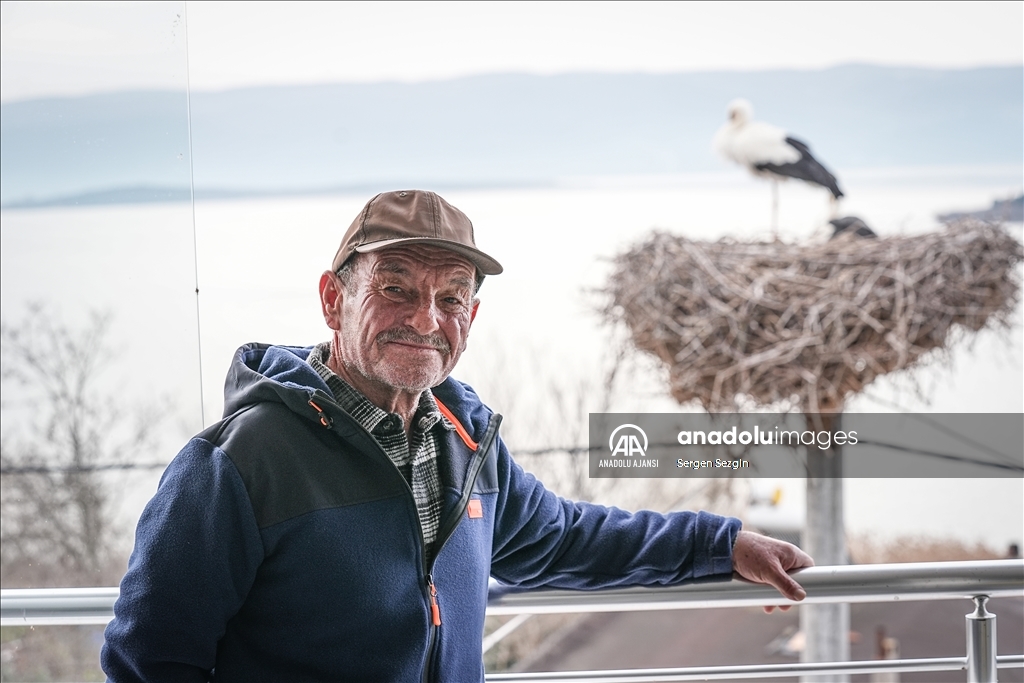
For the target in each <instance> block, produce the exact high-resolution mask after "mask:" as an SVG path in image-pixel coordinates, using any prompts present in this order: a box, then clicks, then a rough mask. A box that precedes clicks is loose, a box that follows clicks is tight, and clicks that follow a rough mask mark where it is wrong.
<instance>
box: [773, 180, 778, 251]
mask: <svg viewBox="0 0 1024 683" xmlns="http://www.w3.org/2000/svg"><path fill="white" fill-rule="evenodd" d="M772 239H773V240H777V239H779V181H778V180H776V179H775V178H772Z"/></svg>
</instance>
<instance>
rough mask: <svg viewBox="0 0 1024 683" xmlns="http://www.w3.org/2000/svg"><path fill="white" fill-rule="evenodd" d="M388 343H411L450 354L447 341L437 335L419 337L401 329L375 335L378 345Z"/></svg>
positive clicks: (450, 348)
mask: <svg viewBox="0 0 1024 683" xmlns="http://www.w3.org/2000/svg"><path fill="white" fill-rule="evenodd" d="M388 342H411V343H413V344H422V345H424V346H430V347H432V348H435V349H437V350H438V351H441V352H443V353H451V350H452V347H451V345H449V344H448V341H447V340H446V339H445V338H444V337H442V336H441V335H439V334H428V335H419V334H416V333H415V332H413V331H412V330H406V329H402V328H396V329H393V330H385V331H384V332H381V333H380V334H378V335H377V343H378V344H387V343H388Z"/></svg>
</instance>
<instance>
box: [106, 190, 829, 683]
mask: <svg viewBox="0 0 1024 683" xmlns="http://www.w3.org/2000/svg"><path fill="white" fill-rule="evenodd" d="M500 272H501V266H500V265H499V264H498V263H497V262H496V261H495V260H494V259H492V258H491V257H489V256H487V255H486V254H484V253H483V252H481V251H480V250H478V249H477V248H476V244H475V241H474V238H473V226H472V224H471V223H470V221H469V219H468V218H466V216H465V215H464V214H462V213H461V212H460V211H459V210H458V209H456V208H454V207H453V206H451V205H450V204H448V203H447V202H445V201H444V200H443V199H442V198H440V197H439V196H437V195H436V194H433V193H430V192H421V191H406V192H389V193H385V194H380V195H378V196H376V197H374V198H373V199H372V200H371V201H370V202H369V203H368V204H367V205H366V207H365V208H364V209H363V211H362V212H361V213H360V214H359V216H357V217H356V220H355V221H354V222H353V223H352V226H351V227H350V228H349V230H348V232H347V233H346V234H345V236H344V238H343V240H342V243H341V247H340V249H339V250H338V253H337V255H336V256H335V258H334V263H333V266H332V268H331V270H329V271H327V272H325V273H324V274H323V276H321V278H320V301H321V306H322V309H323V315H324V320H325V321H326V322H327V325H328V327H329V328H330V329H331V330H332V334H331V339H330V341H329V342H325V343H323V344H320V345H318V346H315V347H313V348H305V349H299V348H289V347H281V346H267V345H262V344H250V345H248V346H244V347H242V348H241V349H240V350H239V351H238V353H237V354H236V355H235V358H234V361H233V363H232V365H231V370H230V372H229V374H228V378H227V382H226V389H225V392H226V394H225V407H224V415H225V417H224V419H223V420H221V421H220V422H218V423H217V424H215V425H213V426H212V427H210V428H208V429H206V430H205V431H203V432H202V433H200V434H199V435H197V436H196V437H195V438H193V439H192V440H191V441H190V442H189V443H188V445H186V446H185V448H184V449H183V450H182V451H181V453H179V454H178V456H177V457H176V458H175V459H174V461H173V462H172V463H171V465H170V466H169V467H168V468H167V471H166V473H165V474H164V476H163V479H162V480H161V482H160V487H159V490H158V491H157V493H156V495H155V496H154V498H153V500H152V501H151V502H150V503H149V505H148V506H147V507H146V510H145V512H144V513H143V516H142V519H141V520H140V521H139V528H138V532H137V535H136V545H135V551H134V552H133V553H132V557H131V560H130V563H129V567H128V572H127V573H126V574H125V577H124V580H123V581H122V583H121V597H120V598H119V599H118V601H117V604H116V605H115V609H114V611H115V618H114V620H113V621H112V622H111V623H110V626H109V627H108V628H107V631H106V644H105V645H104V648H103V655H102V662H103V667H104V670H105V671H106V672H107V674H108V675H109V676H110V679H111V680H113V681H150V682H153V681H207V680H217V681H291V680H296V681H298V680H301V681H314V680H316V681H357V682H359V683H365V682H367V681H399V682H406V681H420V680H431V681H455V682H469V681H481V680H482V679H483V675H484V674H483V664H482V658H481V639H482V633H483V624H484V610H485V607H486V601H487V583H488V578H489V577H491V576H493V577H495V578H497V579H499V580H500V581H503V582H505V583H508V584H512V585H517V586H557V587H562V588H577V589H586V588H601V587H606V586H622V585H635V584H643V585H655V584H671V583H677V582H680V581H685V580H687V579H693V578H698V577H702V576H709V575H715V574H720V575H728V574H729V573H730V572H733V571H735V572H738V573H739V574H740V575H742V576H745V577H747V578H749V579H751V580H753V581H759V582H764V583H770V584H772V585H774V586H776V587H777V588H778V589H779V590H780V591H781V592H782V594H783V595H784V596H786V597H787V598H790V599H794V600H799V599H801V598H803V596H804V593H803V591H802V589H801V588H800V586H799V585H798V584H797V583H796V582H795V581H794V580H793V579H792V578H790V577H789V576H788V575H787V574H786V570H789V569H794V568H798V567H803V566H807V565H809V564H811V560H810V558H809V557H807V556H806V555H805V554H803V553H802V552H801V551H800V550H798V549H797V548H795V547H793V546H791V545H788V544H784V543H780V542H777V541H773V540H771V539H768V538H765V537H763V536H757V535H755V534H750V533H748V532H744V531H741V530H740V522H739V520H736V519H730V518H724V517H719V516H716V515H711V514H708V513H704V512H701V513H671V514H667V515H662V514H657V513H654V512H649V511H642V512H637V513H628V512H625V511H622V510H618V509H615V508H605V507H602V506H598V505H591V504H587V503H574V502H571V501H567V500H563V499H561V498H559V497H558V496H556V495H554V494H553V493H551V492H549V491H547V490H546V489H545V488H544V487H543V486H542V485H541V483H540V482H539V481H537V480H536V479H535V478H534V477H533V476H532V475H530V474H529V473H527V472H524V471H523V470H522V469H521V468H520V467H519V466H518V465H517V464H516V463H515V462H514V461H513V460H512V458H511V456H510V455H509V453H508V450H507V449H506V448H505V445H504V443H502V440H501V438H500V437H499V436H498V425H499V423H500V421H501V418H500V416H498V415H496V414H494V413H493V412H492V411H491V410H490V409H488V408H487V406H486V405H484V404H483V403H482V402H481V401H480V399H479V398H478V397H477V395H476V394H475V393H474V392H473V390H472V389H471V388H470V387H468V386H467V385H465V384H462V383H460V382H457V381H455V380H454V379H452V378H450V377H449V373H450V372H451V371H452V369H453V368H454V367H455V364H456V363H457V362H458V360H459V356H460V355H461V354H462V352H463V351H464V350H465V348H466V340H467V338H468V336H469V330H470V327H471V325H472V323H473V319H474V318H475V317H476V313H477V309H478V307H479V300H478V299H477V298H476V291H477V289H478V288H479V286H480V282H481V281H482V279H483V277H484V276H485V275H496V274H498V273H500Z"/></svg>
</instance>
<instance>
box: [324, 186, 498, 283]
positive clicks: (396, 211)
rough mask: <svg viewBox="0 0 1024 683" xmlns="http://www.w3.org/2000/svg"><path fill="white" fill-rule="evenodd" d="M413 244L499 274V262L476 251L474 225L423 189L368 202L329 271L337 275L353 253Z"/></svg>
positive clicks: (437, 197)
mask: <svg viewBox="0 0 1024 683" xmlns="http://www.w3.org/2000/svg"><path fill="white" fill-rule="evenodd" d="M415 243H424V244H432V245H434V246H436V247H441V248H442V249H449V250H451V251H454V252H456V253H457V254H459V255H461V256H464V257H466V258H467V259H469V260H470V261H471V262H472V263H473V264H474V265H475V266H476V267H477V268H478V269H479V270H480V272H481V273H483V274H484V275H497V274H499V273H500V272H501V271H502V268H501V264H500V263H498V262H497V261H495V260H494V259H493V258H491V257H490V256H488V255H487V254H485V253H484V252H482V251H480V250H479V249H477V248H476V242H475V241H474V239H473V224H472V223H471V222H470V220H469V218H467V217H466V214H464V213H462V212H461V211H459V210H458V209H456V208H455V207H454V206H452V205H451V204H449V203H448V202H446V201H445V200H444V199H442V198H441V197H439V196H438V195H437V194H435V193H433V192H426V191H424V190H398V191H395V192H382V193H381V194H379V195H377V196H376V197H374V198H373V199H371V200H370V201H369V202H367V203H366V206H364V207H363V210H362V211H361V212H360V213H359V215H358V216H356V219H355V220H354V221H352V225H351V226H349V229H348V232H346V233H345V237H343V238H342V240H341V246H340V247H338V253H337V254H335V256H334V263H333V265H332V266H331V269H332V270H334V271H335V272H337V270H338V269H339V268H341V266H342V265H343V264H344V263H345V261H347V260H348V259H349V258H350V257H351V256H352V255H353V254H354V253H356V252H358V253H360V254H362V253H365V252H368V251H375V250H377V249H383V248H385V247H390V246H392V245H394V244H415Z"/></svg>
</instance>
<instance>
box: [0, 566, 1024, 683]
mask: <svg viewBox="0 0 1024 683" xmlns="http://www.w3.org/2000/svg"><path fill="white" fill-rule="evenodd" d="M797 574H798V576H799V581H800V583H801V585H803V587H804V589H805V590H806V591H807V598H806V599H805V600H804V601H803V603H801V604H817V603H835V602H840V603H853V602H891V601H908V600H953V599H970V600H972V602H973V608H974V611H973V612H972V613H971V614H968V615H966V617H965V621H966V654H965V655H964V656H962V657H942V658H929V659H896V660H870V661H853V662H814V663H793V664H757V665H743V666H710V667H685V668H673V669H627V670H609V671H569V672H544V673H500V674H490V675H489V676H488V677H487V680H488V681H491V682H494V683H497V682H499V681H502V682H504V681H530V682H532V683H540V682H542V681H551V682H555V681H574V682H575V683H627V682H628V683H641V682H644V681H647V682H658V683H663V682H667V681H689V680H720V679H723V678H774V677H780V676H798V675H811V674H864V673H875V672H920V671H956V670H965V671H966V678H967V680H968V681H972V682H975V681H977V682H979V683H980V682H986V683H987V682H989V681H995V680H996V669H997V668H1008V667H1014V668H1024V654H1013V655H1004V656H997V653H996V641H995V623H996V616H995V615H994V614H992V613H991V612H989V611H988V610H987V606H986V603H987V601H988V599H989V598H993V597H1024V560H994V561H976V562H927V563H907V564H879V565H852V566H836V567H811V568H808V569H804V570H801V571H799V572H798V573H797ZM117 595H118V589H117V588H60V589H12V590H3V591H0V625H3V626H13V625H25V624H31V625H50V624H102V623H106V622H107V621H109V620H110V619H111V618H112V617H113V606H114V601H115V600H116V599H117ZM787 602H788V601H787V600H785V599H782V598H780V596H779V594H778V593H777V592H776V591H775V589H773V588H770V587H767V586H760V585H755V584H751V583H747V582H745V581H741V580H737V579H733V580H731V581H709V582H698V583H693V584H687V585H682V586H670V587H660V588H623V589H615V590H602V591H564V590H532V591H520V590H515V589H508V588H503V587H501V586H499V585H497V584H492V586H491V590H490V597H489V600H488V608H487V613H488V614H489V615H509V614H552V613H566V612H623V611H643V610H665V609H701V608H711V607H716V608H720V607H746V606H757V605H779V604H786V603H787ZM791 604H796V603H791Z"/></svg>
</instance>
